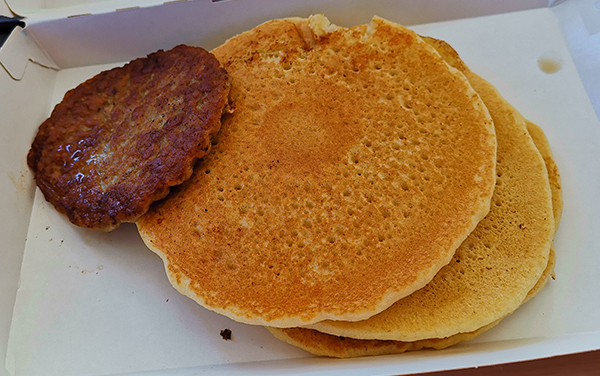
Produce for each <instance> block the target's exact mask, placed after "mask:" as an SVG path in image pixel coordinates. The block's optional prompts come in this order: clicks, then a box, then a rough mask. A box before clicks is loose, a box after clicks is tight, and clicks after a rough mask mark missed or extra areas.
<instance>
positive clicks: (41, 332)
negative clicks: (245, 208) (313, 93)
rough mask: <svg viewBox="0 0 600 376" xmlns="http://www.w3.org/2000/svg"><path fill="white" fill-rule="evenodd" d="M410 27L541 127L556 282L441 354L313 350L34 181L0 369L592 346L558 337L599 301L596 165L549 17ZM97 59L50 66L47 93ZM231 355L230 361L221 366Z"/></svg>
mask: <svg viewBox="0 0 600 376" xmlns="http://www.w3.org/2000/svg"><path fill="white" fill-rule="evenodd" d="M381 16H388V15H385V14H382V15H381ZM392 16H393V15H389V18H391V19H392V20H393V17H392ZM344 26H349V25H344ZM414 29H415V30H416V31H417V32H419V33H422V34H425V35H430V36H433V37H437V38H441V39H445V40H446V41H448V42H449V43H450V44H451V45H452V46H453V47H454V48H455V49H456V50H457V51H458V52H459V53H460V54H461V56H462V57H463V59H464V61H465V62H466V63H467V64H468V65H469V66H470V67H471V69H472V70H473V71H475V72H476V73H478V74H480V75H481V76H483V77H484V78H486V79H488V80H489V81H490V82H491V83H493V84H494V85H495V86H496V87H497V88H498V89H499V91H500V92H501V93H502V94H503V95H504V96H505V97H506V98H507V99H508V100H509V101H510V102H511V103H512V104H513V105H514V106H515V107H517V109H519V110H520V111H521V112H522V114H523V115H524V116H525V117H527V118H528V119H530V120H532V121H534V122H536V123H537V124H539V125H540V126H541V127H542V128H543V129H544V131H545V132H546V134H547V136H548V139H549V142H550V144H551V146H552V148H553V152H554V156H555V160H556V162H557V164H558V167H559V169H560V172H561V174H562V179H563V192H564V214H563V220H562V222H561V227H560V229H559V232H558V234H557V237H556V243H555V245H556V251H557V266H556V275H557V279H556V280H555V281H550V283H549V285H548V286H547V287H546V289H544V290H543V291H542V292H541V293H540V295H539V296H538V297H536V298H535V299H533V300H532V301H531V302H529V303H527V304H526V305H525V306H524V307H522V308H521V309H520V310H519V311H517V313H515V314H514V315H512V316H510V317H509V318H507V319H506V320H504V321H503V322H502V323H501V324H500V325H499V326H497V327H496V328H495V329H493V330H491V331H489V332H488V333H485V334H484V335H482V336H481V337H479V338H478V339H476V340H475V341H472V342H470V343H467V344H464V345H461V346H457V347H454V348H451V349H448V350H446V351H425V352H417V353H412V354H404V355H398V356H388V357H378V358H362V359H354V360H349V361H339V360H326V359H318V360H315V359H312V357H311V356H309V355H308V354H307V353H305V352H303V351H301V350H299V349H297V348H295V347H292V346H288V345H286V344H284V343H281V342H279V341H277V340H275V339H274V338H273V337H272V336H271V335H270V334H269V333H268V332H267V331H266V330H265V329H263V328H261V327H253V326H247V325H242V324H237V323H235V322H233V321H231V320H229V319H227V318H225V317H223V316H219V315H217V314H214V313H212V312H209V311H207V310H205V309H203V308H202V307H200V306H198V305H197V304H196V303H194V302H192V301H191V300H190V299H188V298H185V297H183V296H180V295H179V294H178V293H177V292H176V291H175V290H174V289H173V288H172V287H171V286H170V285H169V283H168V281H167V279H166V276H165V272H164V269H163V266H162V262H161V260H160V259H159V258H158V257H157V256H156V255H154V254H153V253H152V252H150V251H149V250H147V249H146V248H145V246H144V245H143V243H142V241H141V240H140V238H139V236H138V235H137V232H136V229H135V227H134V226H133V225H124V226H122V227H121V228H119V229H118V230H116V231H114V232H111V233H108V234H105V233H98V232H91V231H87V230H83V229H80V228H76V227H74V226H72V225H70V224H69V223H68V221H67V220H66V219H65V218H64V217H63V216H62V215H60V214H58V213H57V212H56V211H55V210H54V209H53V208H52V207H51V205H49V204H47V203H46V202H45V201H44V199H43V197H42V195H41V194H40V193H39V191H38V192H37V195H36V198H35V203H34V206H33V214H32V219H31V224H30V227H29V234H28V237H27V244H26V249H25V255H24V261H23V266H22V271H21V285H20V288H19V291H18V295H17V301H16V304H15V311H14V319H13V323H12V327H11V336H10V341H9V348H8V355H7V368H9V369H12V371H13V372H14V373H15V374H17V375H20V376H21V375H49V374H56V375H64V376H68V375H101V374H115V373H123V372H140V371H147V370H166V369H177V368H183V367H205V368H200V369H199V370H202V371H206V372H210V371H215V372H217V371H219V372H227V371H240V370H248V371H252V372H254V373H255V374H261V373H262V372H266V370H267V369H268V370H269V371H270V372H273V373H277V371H281V372H289V373H293V372H302V371H303V370H306V371H308V370H311V371H318V370H332V369H345V370H346V371H347V372H353V370H354V372H359V371H360V370H363V371H364V370H366V369H369V370H371V371H373V370H374V369H375V368H372V367H376V369H377V370H379V371H381V372H382V373H402V372H408V371H413V372H416V371H424V370H435V369H442V368H440V367H458V366H470V365H475V364H489V363H490V362H493V361H494V360H490V359H494V357H496V359H501V360H502V359H504V360H506V359H512V360H517V359H527V358H531V357H537V356H546V355H548V354H557V353H564V352H569V348H568V347H567V348H559V347H556V346H552V345H548V344H547V343H548V340H549V339H550V338H553V337H557V336H561V337H560V338H561V340H560V341H555V342H553V343H562V344H567V346H571V348H572V349H574V350H573V351H580V350H581V349H588V348H594V346H596V347H600V345H599V344H598V343H596V342H594V341H591V342H590V340H589V337H585V336H584V339H587V342H586V340H579V341H578V342H575V341H574V340H570V339H572V338H574V337H573V336H575V337H577V338H579V339H580V337H578V336H583V334H584V333H585V332H593V331H600V320H597V312H598V311H600V301H599V300H598V299H595V298H594V297H595V296H597V291H598V288H600V278H599V277H598V276H597V270H598V269H599V267H600V255H599V254H598V253H597V252H596V250H597V249H599V248H600V237H599V235H598V234H599V233H600V231H599V230H600V223H599V221H600V215H599V214H598V213H600V198H599V197H600V181H599V179H598V174H597V173H596V171H597V166H596V164H597V161H598V160H599V159H600V148H599V147H598V146H600V145H599V144H600V123H599V121H598V119H597V117H596V116H595V114H594V111H593V109H592V107H591V105H590V102H589V99H588V97H587V95H586V93H585V90H584V89H583V86H582V84H581V82H580V80H579V76H578V75H577V72H576V70H575V67H574V65H573V62H572V61H571V59H570V56H569V52H568V50H567V47H566V45H565V43H564V40H563V36H562V34H561V32H560V29H559V26H558V23H557V20H556V18H555V16H554V15H553V13H552V11H550V10H548V9H540V10H534V11H527V12H521V13H511V14H504V15H498V16H491V17H486V18H481V19H469V20H461V21H452V22H446V23H441V24H433V25H422V26H419V27H415V28H414ZM541 56H550V57H552V58H555V59H557V60H559V61H561V62H562V69H561V70H560V71H559V72H557V73H555V74H546V73H543V72H541V71H540V69H539V68H538V65H537V60H538V59H539V58H540V57H541ZM106 67H107V66H96V67H87V68H77V69H68V70H64V71H61V72H60V73H59V76H58V80H57V88H56V90H55V95H54V101H55V102H57V101H59V100H60V98H61V97H62V94H63V93H64V92H65V91H66V90H67V89H69V88H71V87H73V86H75V85H77V84H78V83H79V82H81V81H83V80H84V79H85V78H87V77H90V76H92V75H93V74H95V73H97V72H99V71H100V70H102V69H105V68H106ZM225 328H229V329H231V330H232V332H233V340H232V341H224V340H222V339H221V337H220V335H219V332H220V330H222V329H225ZM519 339H521V340H519ZM477 342H479V343H477ZM574 343H578V344H580V345H579V346H580V347H577V346H574ZM581 346H584V347H581ZM585 346H588V347H585ZM515 349H517V350H515ZM519 349H525V350H526V351H525V352H522V351H520V350H519ZM299 358H310V359H305V360H302V359H299ZM286 359H296V360H294V361H286ZM276 360H277V361H276ZM436 362H437V363H436ZM232 364H239V366H235V367H232V368H226V369H223V368H221V365H232ZM206 367H208V368H206ZM212 367H214V368H212ZM368 367H371V368H368ZM377 367H378V368H377ZM192 369H193V368H192ZM181 372H183V373H182V374H188V373H185V372H187V371H185V370H183V371H181ZM190 372H191V371H190ZM369 373H374V372H369Z"/></svg>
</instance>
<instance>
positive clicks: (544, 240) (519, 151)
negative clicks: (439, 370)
mask: <svg viewBox="0 0 600 376" xmlns="http://www.w3.org/2000/svg"><path fill="white" fill-rule="evenodd" d="M425 40H427V41H428V42H430V43H432V44H433V45H434V46H435V47H436V49H438V50H439V51H440V53H441V54H442V56H444V57H445V56H446V55H450V56H451V57H453V59H454V60H453V59H449V58H448V59H447V60H448V61H449V62H452V61H455V63H454V65H455V66H456V67H458V68H460V69H461V71H463V72H464V73H465V75H466V77H467V78H468V79H469V80H470V82H471V84H472V86H473V88H474V89H475V90H476V91H477V92H478V93H479V95H480V96H481V98H482V99H483V101H484V103H485V104H486V106H487V107H488V109H489V111H490V114H491V115H492V118H493V119H494V124H495V127H496V135H497V139H498V166H497V176H498V179H497V183H496V189H495V191H494V197H493V198H492V208H491V210H490V213H489V214H488V215H487V216H486V218H485V219H484V220H482V221H481V222H480V223H479V225H478V226H477V228H476V229H475V230H474V231H473V233H471V235H469V237H468V238H467V239H466V241H465V242H464V243H463V244H462V245H461V246H460V247H459V248H458V250H457V251H456V254H455V255H454V258H453V260H452V261H451V262H450V264H449V265H447V266H446V267H444V268H443V269H442V270H440V272H439V273H438V274H437V275H436V276H435V278H434V279H433V280H432V282H431V283H429V284H428V285H427V286H425V287H424V288H423V289H421V290H419V291H416V292H415V293H413V294H412V295H410V296H408V297H406V298H404V299H402V300H400V301H398V302H396V303H395V304H394V305H392V306H391V307H390V308H388V309H387V310H385V311H384V312H382V313H380V314H378V315H376V316H373V317H371V318H369V319H367V320H364V321H360V322H344V321H331V320H328V321H324V322H320V323H316V324H313V325H310V328H312V329H316V330H318V331H321V332H324V333H328V334H333V335H337V336H344V337H351V338H356V339H380V340H396V341H408V342H414V341H419V340H423V339H430V338H445V337H450V336H453V335H455V334H457V333H468V332H473V331H476V330H478V329H479V328H482V327H484V326H487V325H489V324H490V323H493V322H495V321H497V320H499V319H501V318H502V317H505V316H506V315H508V314H510V313H511V312H513V311H514V310H515V309H517V307H519V305H520V304H521V303H522V302H523V300H524V299H525V297H526V295H527V294H528V293H529V291H531V289H532V288H533V287H534V285H535V284H536V282H537V281H538V280H539V279H540V277H541V275H542V272H543V271H544V269H545V268H546V266H547V265H548V255H549V251H550V246H551V243H552V239H553V236H554V218H553V212H552V193H551V190H550V184H549V180H548V179H549V178H548V173H547V170H546V167H545V163H544V159H543V158H542V156H541V155H540V152H539V151H538V150H537V148H536V146H535V144H534V143H533V141H532V139H531V137H530V136H529V133H528V132H527V127H526V123H525V119H523V117H522V116H521V115H520V114H519V113H518V112H517V111H516V110H515V109H514V108H513V107H512V106H511V105H510V104H508V103H507V102H506V101H505V100H504V99H503V98H502V97H501V96H500V94H499V93H498V92H497V91H496V89H495V88H494V87H493V86H492V85H491V84H489V83H488V82H486V81H485V80H483V79H482V78H480V77H479V76H477V75H475V74H474V73H472V72H471V71H470V70H469V69H468V68H467V67H466V66H465V65H464V64H463V63H462V62H461V61H460V57H459V56H458V54H456V52H455V51H454V50H452V49H451V47H450V46H448V45H447V44H445V43H444V42H442V41H437V40H431V39H430V38H425Z"/></svg>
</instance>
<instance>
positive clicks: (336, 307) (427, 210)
mask: <svg viewBox="0 0 600 376" xmlns="http://www.w3.org/2000/svg"><path fill="white" fill-rule="evenodd" d="M213 52H214V54H215V56H217V58H218V59H219V60H220V61H221V62H222V63H223V65H224V66H225V68H226V69H227V71H228V72H229V74H230V75H231V77H232V89H231V90H232V92H231V96H232V101H233V107H234V108H233V109H234V112H233V114H232V115H229V116H226V117H225V118H224V122H223V126H222V131H221V134H220V136H219V140H218V143H217V144H216V145H215V146H214V153H211V155H209V156H208V157H206V158H205V159H204V160H203V161H202V163H201V164H200V165H199V166H198V167H197V169H196V172H195V173H194V175H193V176H192V178H191V179H190V180H189V181H188V182H186V183H185V184H184V185H182V186H181V188H180V189H176V190H175V191H174V192H173V194H172V195H170V196H169V198H168V199H167V200H164V201H162V202H160V203H159V204H157V205H155V206H153V208H152V209H151V210H150V211H149V212H148V214H146V215H145V216H144V217H142V218H141V219H140V220H139V221H138V228H139V230H140V233H141V236H142V238H143V239H144V241H145V242H146V244H147V245H148V246H149V247H150V248H151V249H152V250H153V251H155V252H156V253H157V254H158V255H160V256H161V257H162V258H163V260H164V262H165V268H166V270H167V274H168V276H169V279H170V281H171V283H172V284H173V285H174V286H175V287H176V288H177V289H178V290H179V291H180V292H182V293H184V294H186V295H188V296H190V297H191V298H193V299H194V300H196V301H197V302H198V303H200V304H201V305H203V306H205V307H207V308H209V309H211V310H214V311H216V312H219V313H222V314H224V315H227V316H229V317H231V318H233V319H235V320H238V321H241V322H245V323H250V324H263V325H270V326H279V327H285V326H298V325H305V324H308V323H312V322H317V321H320V320H324V319H327V318H332V319H344V320H360V319H364V318H366V317H369V316H371V315H373V314H375V313H377V312H380V311H382V310H383V309H385V308H387V307H388V306H389V305H391V304H392V303H394V302H395V301H397V300H398V299H400V298H402V297H404V296H406V295H408V294H410V293H412V292H413V291H415V290H416V289H419V288H421V287H423V286H424V285H425V284H426V283H427V282H429V281H430V280H431V279H432V278H433V276H434V275H435V273H436V272H437V271H439V269H440V268H441V267H442V266H444V265H445V264H447V263H448V261H449V260H450V259H451V258H452V255H453V254H454V252H455V250H456V248H457V247H458V246H459V245H460V243H461V242H462V241H463V240H464V239H465V238H466V237H467V236H468V234H469V233H470V232H471V231H472V230H473V229H474V228H475V226H476V225H477V223H478V222H479V221H480V220H481V219H482V218H483V217H484V216H485V214H486V213H487V212H488V211H489V204H490V198H491V195H492V192H493V187H494V182H495V159H496V143H495V133H494V128H493V124H492V121H491V118H490V117H489V114H488V112H487V109H486V108H485V106H484V105H483V103H482V102H481V100H480V98H479V97H478V95H477V94H476V93H475V92H474V91H473V89H472V88H471V87H470V85H469V84H468V81H467V80H466V79H465V77H464V76H463V75H462V74H461V73H460V72H458V71H457V70H455V69H453V68H450V67H449V66H448V65H447V64H446V63H445V62H444V61H443V60H442V59H441V58H440V57H439V55H438V54H437V53H436V52H435V50H434V49H433V48H431V47H430V46H429V45H427V44H426V43H424V42H423V41H422V40H421V39H420V38H419V37H418V36H417V35H416V34H414V33H413V32H412V31H409V30H407V29H405V28H403V27H401V26H399V25H395V24H392V23H389V22H387V21H384V20H382V19H378V18H375V19H374V20H373V21H372V22H371V23H370V24H369V25H360V26H356V27H353V28H350V29H344V28H338V27H336V26H333V25H330V24H329V22H328V21H327V19H326V18H324V17H323V16H315V17H311V18H310V19H309V20H302V19H287V20H276V21H271V22H267V23H265V24H262V25H260V26H258V27H257V28H255V29H253V30H251V31H249V32H246V33H243V34H241V35H239V36H237V37H235V38H232V39H231V40H229V41H228V42H227V43H225V44H224V45H223V46H221V47H219V48H217V49H215V50H214V51H213Z"/></svg>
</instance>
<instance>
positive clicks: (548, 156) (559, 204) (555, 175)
mask: <svg viewBox="0 0 600 376" xmlns="http://www.w3.org/2000/svg"><path fill="white" fill-rule="evenodd" d="M525 122H526V124H527V131H528V132H529V135H530V136H531V138H532V139H533V142H534V143H535V146H536V147H537V149H538V150H539V151H540V154H542V157H543V158H544V162H545V163H546V170H548V177H549V178H550V190H551V191H552V212H553V214H554V231H555V232H556V230H558V224H559V223H560V219H561V217H562V210H563V201H562V187H561V180H560V174H559V172H558V166H557V165H556V163H555V162H554V159H553V158H552V150H550V144H548V139H547V138H546V135H545V134H544V131H542V129H541V128H540V127H539V126H538V125H536V124H534V123H532V122H530V121H529V120H526V121H525Z"/></svg>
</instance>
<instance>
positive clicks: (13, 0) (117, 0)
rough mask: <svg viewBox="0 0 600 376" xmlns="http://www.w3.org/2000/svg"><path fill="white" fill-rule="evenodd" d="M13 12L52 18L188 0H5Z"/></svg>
mask: <svg viewBox="0 0 600 376" xmlns="http://www.w3.org/2000/svg"><path fill="white" fill-rule="evenodd" d="M5 1H6V2H7V4H8V7H9V8H10V9H11V10H12V12H13V13H15V14H18V15H20V16H24V17H30V16H34V15H36V16H39V15H45V16H47V17H51V18H64V17H76V16H81V15H88V14H99V13H107V12H114V11H119V10H124V9H132V8H143V7H149V6H155V5H160V4H164V3H172V2H177V1H187V0H174V1H166V0H145V1H140V0H52V1H47V0H5Z"/></svg>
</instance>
